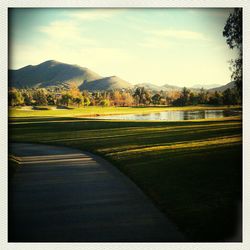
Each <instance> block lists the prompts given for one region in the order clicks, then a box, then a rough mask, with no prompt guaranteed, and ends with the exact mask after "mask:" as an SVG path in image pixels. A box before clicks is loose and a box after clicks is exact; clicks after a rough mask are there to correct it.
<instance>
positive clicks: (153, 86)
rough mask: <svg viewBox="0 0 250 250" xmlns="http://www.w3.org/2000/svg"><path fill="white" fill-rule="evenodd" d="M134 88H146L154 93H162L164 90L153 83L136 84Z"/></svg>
mask: <svg viewBox="0 0 250 250" xmlns="http://www.w3.org/2000/svg"><path fill="white" fill-rule="evenodd" d="M134 88H145V89H146V90H152V91H161V90H163V89H164V88H162V86H158V85H155V84H152V83H139V84H135V85H134Z"/></svg>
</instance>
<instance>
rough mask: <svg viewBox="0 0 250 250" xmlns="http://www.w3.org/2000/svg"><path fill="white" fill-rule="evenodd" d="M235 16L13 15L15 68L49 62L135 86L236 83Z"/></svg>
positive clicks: (130, 12)
mask: <svg viewBox="0 0 250 250" xmlns="http://www.w3.org/2000/svg"><path fill="white" fill-rule="evenodd" d="M230 11H231V9H208V8H205V9H11V10H10V12H9V22H10V25H9V38H10V50H9V51H10V55H9V59H10V64H9V65H10V68H11V69H18V68H22V67H24V66H27V65H37V64H39V63H42V62H44V61H47V60H52V59H53V60H56V61H59V62H62V63H68V64H77V65H79V66H81V67H86V68H89V69H90V70H92V71H94V72H96V73H98V74H100V75H101V76H103V77H106V76H111V75H116V76H118V77H120V78H122V79H124V80H126V81H128V82H130V83H132V84H139V83H151V84H155V85H158V86H161V85H164V84H170V85H176V86H180V87H182V86H184V85H185V86H186V87H191V86H193V85H197V84H199V85H214V84H216V85H224V84H227V83H228V82H230V81H231V72H230V70H229V63H228V61H229V60H230V59H233V58H235V56H236V52H235V51H233V50H230V49H229V48H228V46H227V44H226V41H225V38H224V37H223V36H222V31H223V28H224V25H225V22H226V20H227V18H228V16H229V13H230Z"/></svg>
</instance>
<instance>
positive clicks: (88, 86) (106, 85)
mask: <svg viewBox="0 0 250 250" xmlns="http://www.w3.org/2000/svg"><path fill="white" fill-rule="evenodd" d="M79 88H80V90H88V91H94V90H115V89H129V88H133V85H132V84H131V83H128V82H126V81H124V80H122V79H121V78H119V77H117V76H110V77H104V78H101V79H98V80H94V81H90V82H85V83H83V84H82V85H81V86H80V87H79Z"/></svg>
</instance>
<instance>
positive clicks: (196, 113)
mask: <svg viewBox="0 0 250 250" xmlns="http://www.w3.org/2000/svg"><path fill="white" fill-rule="evenodd" d="M239 115H241V111H239V110H189V111H183V110H178V111H177V110H176V111H174V110H173V111H162V112H158V113H149V114H129V115H109V116H98V117H96V119H104V120H130V121H138V120H147V121H183V120H197V119H210V118H223V117H229V116H239Z"/></svg>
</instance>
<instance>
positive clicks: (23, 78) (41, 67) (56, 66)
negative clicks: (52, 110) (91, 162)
mask: <svg viewBox="0 0 250 250" xmlns="http://www.w3.org/2000/svg"><path fill="white" fill-rule="evenodd" d="M8 73H9V86H11V87H15V88H38V87H39V88H47V87H55V86H57V87H69V86H70V85H71V84H72V83H74V84H76V85H77V86H78V87H79V89H80V90H88V91H95V90H115V89H134V88H136V87H144V88H146V89H148V90H152V91H161V90H163V91H174V90H181V89H182V87H178V86H175V85H169V84H165V85H162V86H158V85H154V84H152V83H140V84H136V85H133V84H131V83H129V82H127V81H125V80H123V79H121V78H119V77H118V76H110V77H102V76H100V75H99V74H97V73H95V72H93V71H91V70H90V69H88V68H84V67H80V66H78V65H72V64H66V63H61V62H58V61H55V60H49V61H45V62H43V63H40V64H38V65H34V66H33V65H28V66H25V67H23V68H20V69H17V70H11V69H10V70H9V72H8ZM233 85H234V83H233V82H230V83H228V84H226V85H223V86H219V85H213V86H211V85H203V86H202V85H195V86H193V87H192V88H191V89H192V90H198V89H200V88H201V87H203V88H205V89H207V90H209V91H224V90H225V89H227V88H232V87H233Z"/></svg>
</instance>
